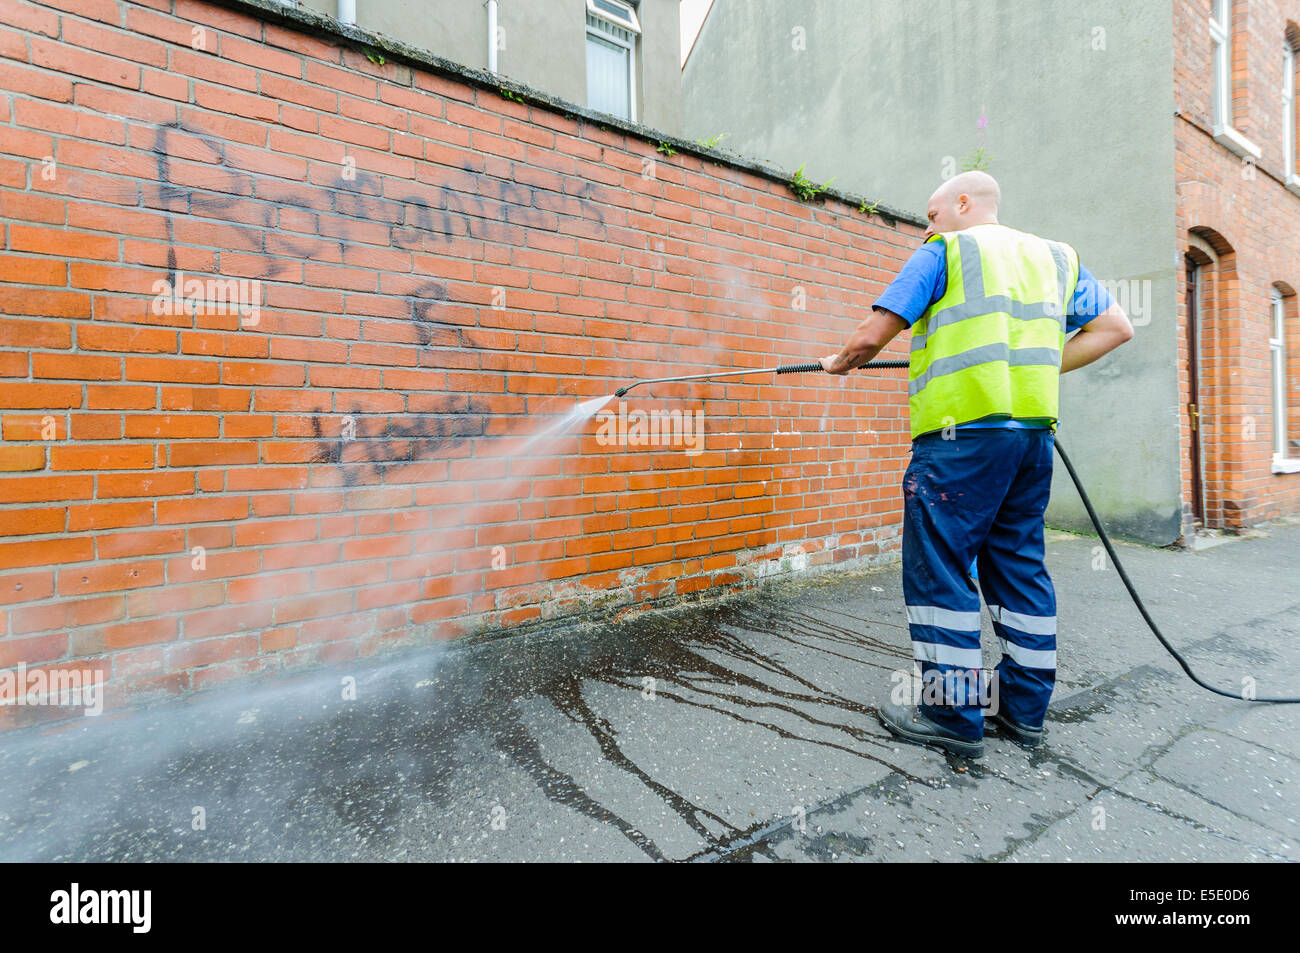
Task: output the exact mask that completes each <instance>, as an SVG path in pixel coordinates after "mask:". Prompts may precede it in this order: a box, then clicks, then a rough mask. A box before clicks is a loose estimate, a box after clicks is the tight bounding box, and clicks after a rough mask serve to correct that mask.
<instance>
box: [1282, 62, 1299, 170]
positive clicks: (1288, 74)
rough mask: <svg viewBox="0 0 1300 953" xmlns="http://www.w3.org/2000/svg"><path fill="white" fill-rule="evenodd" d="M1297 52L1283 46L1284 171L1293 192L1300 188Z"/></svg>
mask: <svg viewBox="0 0 1300 953" xmlns="http://www.w3.org/2000/svg"><path fill="white" fill-rule="evenodd" d="M1295 132H1296V130H1295V50H1293V49H1292V48H1291V44H1290V43H1283V44H1282V171H1283V181H1284V182H1285V183H1286V185H1287V187H1288V188H1290V189H1291V191H1293V192H1294V191H1296V190H1297V188H1298V187H1300V176H1297V175H1296V171H1295Z"/></svg>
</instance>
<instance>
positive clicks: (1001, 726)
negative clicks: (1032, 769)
mask: <svg viewBox="0 0 1300 953" xmlns="http://www.w3.org/2000/svg"><path fill="white" fill-rule="evenodd" d="M989 718H990V719H991V720H993V721H994V722H996V723H997V726H998V733H999V734H1003V735H1006V736H1007V737H1008V738H1010V739H1011V740H1012V741H1014V742H1015V743H1016V744H1018V745H1023V746H1024V747H1026V748H1037V747H1038V746H1039V745H1040V744H1042V743H1043V729H1042V728H1030V727H1029V726H1028V725H1022V724H1021V723H1020V722H1018V721H1016V720H1015V719H1014V718H1012V717H1011V716H1010V715H1008V714H1006V713H1004V712H1000V711H999V712H997V713H996V714H993V715H990V716H989Z"/></svg>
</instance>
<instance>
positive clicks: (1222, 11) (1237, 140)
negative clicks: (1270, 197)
mask: <svg viewBox="0 0 1300 953" xmlns="http://www.w3.org/2000/svg"><path fill="white" fill-rule="evenodd" d="M1233 2H1234V0H1212V2H1211V4H1210V41H1211V42H1212V43H1213V44H1214V50H1213V60H1214V78H1213V82H1212V83H1211V87H1210V88H1211V96H1212V97H1213V98H1214V104H1213V113H1214V141H1215V142H1217V143H1219V144H1220V145H1222V146H1226V147H1227V148H1228V149H1229V150H1230V151H1232V152H1235V153H1236V154H1237V155H1239V156H1241V157H1242V158H1243V159H1245V158H1250V159H1254V160H1258V159H1259V158H1260V156H1262V155H1263V150H1261V149H1260V148H1259V146H1257V145H1255V143H1253V142H1251V141H1250V140H1249V139H1247V138H1246V137H1245V136H1243V135H1242V134H1241V133H1240V132H1238V131H1237V129H1236V128H1235V127H1234V126H1233V124H1232V4H1233Z"/></svg>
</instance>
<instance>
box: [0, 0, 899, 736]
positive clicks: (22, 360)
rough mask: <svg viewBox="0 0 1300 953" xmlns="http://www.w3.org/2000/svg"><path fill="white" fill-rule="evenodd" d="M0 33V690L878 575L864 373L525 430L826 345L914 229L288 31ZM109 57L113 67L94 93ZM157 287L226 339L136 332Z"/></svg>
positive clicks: (889, 520) (206, 17)
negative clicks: (604, 440)
mask: <svg viewBox="0 0 1300 953" xmlns="http://www.w3.org/2000/svg"><path fill="white" fill-rule="evenodd" d="M9 6H10V7H11V8H12V10H13V11H22V12H23V14H24V16H18V15H17V14H16V13H15V16H14V17H11V18H8V19H9V20H12V21H13V22H12V23H10V24H9V25H8V26H5V27H4V28H5V29H8V30H9V31H10V32H12V33H14V35H15V36H17V37H19V38H20V39H22V40H23V41H24V42H25V43H28V45H30V48H31V50H32V51H33V52H32V53H31V59H30V60H22V59H19V60H16V61H13V62H12V63H11V66H10V69H11V72H12V75H13V76H14V81H13V84H12V88H13V89H14V94H13V97H12V100H13V101H12V107H11V111H10V112H9V113H8V114H7V115H6V117H5V119H6V121H9V122H10V125H6V126H4V127H3V128H4V129H5V130H6V131H5V133H4V137H5V140H4V141H5V149H6V151H7V152H9V153H10V154H11V155H13V156H17V157H19V158H14V159H6V160H3V162H2V163H0V171H4V172H5V173H6V174H5V175H4V176H0V214H3V216H4V224H5V225H6V226H8V228H9V235H10V237H11V241H10V250H9V251H8V252H7V253H6V254H5V256H4V259H3V260H4V268H3V269H0V373H2V374H3V375H5V378H6V379H5V382H4V386H3V388H0V394H2V395H3V396H2V397H0V403H2V405H3V406H0V413H2V414H3V435H4V441H3V444H2V445H0V459H3V463H4V469H3V471H2V472H0V527H2V528H3V531H4V537H3V540H0V596H3V603H4V607H5V610H6V615H5V617H4V626H5V627H4V628H3V630H0V668H11V667H13V666H16V665H17V664H18V662H20V661H23V662H25V663H26V664H27V666H28V668H31V667H32V666H33V665H43V666H93V667H97V668H99V669H101V670H103V671H104V672H105V673H106V675H107V677H108V686H107V688H108V691H107V696H106V704H107V706H108V707H109V708H110V709H111V708H112V707H113V706H114V705H115V704H118V703H119V702H120V701H121V700H122V699H123V698H124V697H126V696H128V695H130V696H137V697H138V696H145V695H149V694H151V693H174V692H185V691H190V690H196V689H203V688H207V687H209V686H212V685H216V684H220V683H222V682H224V681H226V680H228V679H232V678H246V677H251V676H255V675H261V674H269V673H272V672H275V671H279V670H283V669H289V668H300V667H304V666H311V665H314V664H317V663H321V662H328V661H336V660H343V659H348V658H352V657H356V656H358V655H369V654H373V653H377V652H381V651H384V650H386V649H388V648H391V647H396V646H400V645H408V644H413V643H419V642H422V641H427V640H430V639H441V638H450V637H454V636H456V635H460V634H464V633H465V632H468V631H472V630H482V629H485V628H486V629H493V628H495V629H503V628H504V629H508V628H510V627H513V626H518V625H520V624H523V623H529V622H531V621H534V620H537V619H540V618H557V617H560V616H563V615H564V614H566V613H570V612H580V611H588V610H590V608H591V607H592V604H593V602H595V601H598V600H602V599H603V600H605V601H606V602H611V601H612V602H614V603H615V604H622V605H647V604H651V603H654V602H655V601H656V600H660V601H663V600H671V599H676V598H682V597H685V596H688V595H690V594H692V593H695V592H698V591H700V590H704V589H709V588H713V587H722V586H729V585H735V584H741V583H744V582H745V581H746V580H747V579H749V578H751V577H755V576H757V575H759V571H758V570H757V569H756V568H755V567H758V566H761V565H765V564H766V561H769V560H772V559H776V558H779V557H780V555H781V553H782V552H783V551H785V550H786V549H789V548H791V547H795V546H798V547H799V548H800V549H801V551H802V552H803V553H804V554H806V555H807V560H808V563H809V564H810V565H812V566H815V565H817V564H818V563H830V562H832V561H836V562H838V561H841V560H851V559H856V558H876V557H879V556H888V555H889V554H890V553H891V552H892V551H893V549H894V548H895V546H896V542H897V540H896V534H897V524H898V522H899V520H900V514H901V510H900V501H899V494H898V491H897V480H898V476H899V474H900V472H901V470H902V464H903V458H904V454H905V446H906V433H905V431H906V427H905V408H904V406H903V403H902V398H901V395H900V394H899V393H898V389H897V387H896V386H895V384H894V383H893V382H891V381H888V380H875V379H867V378H855V379H851V380H850V379H841V378H828V377H825V376H823V375H815V376H814V375H804V376H800V375H791V376H790V377H786V378H781V379H778V380H770V379H767V380H759V381H750V380H745V381H743V382H735V381H707V382H702V383H693V384H679V385H656V387H655V388H654V390H653V391H652V392H651V393H649V394H646V395H644V396H642V395H641V394H639V393H638V394H637V396H636V402H637V404H636V406H638V407H640V408H642V409H645V410H650V409H652V408H660V409H664V410H672V409H674V408H677V409H681V410H683V411H688V410H689V411H694V410H697V409H698V410H702V411H703V413H704V423H705V429H706V433H705V440H704V450H703V452H702V453H700V454H699V455H698V456H688V455H687V454H685V453H684V452H682V450H681V448H674V447H635V446H628V447H610V446H605V445H602V444H601V443H600V442H599V441H598V439H597V437H596V436H595V433H594V426H593V424H592V421H591V419H590V418H587V419H586V422H585V423H583V424H582V425H581V426H579V427H577V428H576V429H572V430H571V429H570V428H569V423H577V421H571V422H568V423H565V422H564V421H563V420H562V418H563V416H564V415H565V414H567V413H569V411H570V410H571V409H572V408H573V407H574V405H575V404H579V403H582V402H584V401H588V400H592V399H594V398H597V397H604V396H606V395H608V394H610V393H611V392H612V391H613V390H614V389H615V388H616V387H617V386H618V384H619V383H622V382H626V381H628V380H632V379H637V378H648V377H663V376H669V375H677V374H686V373H692V372H699V371H705V370H712V369H715V367H716V366H717V365H718V364H722V365H725V366H730V367H747V366H755V367H757V366H766V365H772V364H777V363H784V362H789V361H796V360H810V359H814V358H815V357H817V356H819V355H821V354H824V353H829V352H830V351H832V350H834V349H835V348H837V347H838V346H839V344H840V343H841V342H842V341H843V340H844V338H845V337H846V336H847V335H848V333H849V332H850V331H851V330H852V328H853V327H854V326H855V325H856V324H857V323H858V322H859V321H860V320H861V319H862V318H863V317H864V316H865V314H866V309H867V307H868V305H869V303H870V300H871V296H872V295H873V294H875V293H876V292H878V291H879V290H880V288H881V287H882V286H883V283H884V282H885V281H887V280H888V278H889V277H890V276H891V275H892V274H893V272H894V271H896V268H897V265H898V263H899V262H900V261H901V260H902V258H903V257H905V255H906V253H907V251H906V250H907V249H909V248H910V247H912V246H913V245H914V244H915V243H916V241H917V238H918V237H919V234H920V228H919V227H918V226H914V225H910V224H906V223H903V224H900V225H898V226H897V228H889V229H887V228H884V227H882V226H881V225H880V224H878V222H877V221H874V220H868V219H865V218H863V217H862V216H859V215H857V214H856V213H855V212H854V210H853V208H852V207H850V206H847V205H842V204H840V203H837V202H835V201H830V202H828V203H827V204H826V205H825V206H816V207H814V206H809V205H806V204H803V203H800V202H798V201H797V200H795V198H794V197H793V196H792V195H791V194H790V193H789V191H788V189H787V188H786V186H785V183H784V182H782V181H777V180H776V179H775V178H772V179H769V178H765V177H763V176H761V175H759V174H757V173H756V172H754V171H751V170H746V169H743V168H735V167H728V166H724V165H717V164H715V163H714V162H712V161H705V160H701V159H699V158H696V157H694V156H692V155H690V154H689V153H685V152H683V153H681V154H679V155H676V156H674V157H672V158H671V159H666V158H665V157H664V156H662V155H659V154H658V153H656V151H655V146H654V137H653V136H648V137H647V138H645V139H643V138H641V137H639V136H638V135H635V134H633V133H631V132H626V131H623V130H620V129H602V128H600V124H599V123H594V122H589V121H587V120H584V119H582V118H577V119H574V118H568V117H566V116H565V115H563V114H561V113H559V112H552V111H550V110H549V109H547V108H545V107H542V106H539V105H531V104H526V103H519V102H513V101H509V100H506V99H503V98H502V97H501V96H500V95H498V94H497V93H496V92H495V91H494V90H484V89H480V88H476V87H475V86H474V85H472V83H470V82H468V81H466V79H465V78H463V77H461V76H459V75H456V74H454V73H453V72H447V71H442V72H439V71H438V70H437V69H435V68H434V65H432V64H431V63H430V64H421V63H411V64H407V63H403V62H397V61H392V60H390V61H388V62H386V63H385V64H383V65H379V64H375V63H372V62H370V61H369V60H367V58H366V57H365V56H364V55H363V54H361V53H359V52H357V51H355V50H354V49H352V48H351V47H350V46H348V45H347V44H345V43H343V42H342V41H341V40H340V39H339V38H337V37H333V36H329V35H321V34H320V33H319V31H317V34H316V35H313V34H312V33H310V32H308V31H306V30H304V29H301V28H299V27H298V26H295V22H296V21H298V20H301V16H300V14H298V13H296V12H295V11H292V10H287V11H286V12H285V13H284V15H283V16H284V18H285V22H276V23H269V22H264V21H263V20H262V19H260V18H259V16H260V14H259V16H254V15H253V14H252V13H251V12H241V11H240V10H238V9H232V8H231V7H230V6H229V5H226V6H218V5H215V4H206V3H201V2H196V3H192V4H188V5H186V7H185V8H184V15H183V16H170V15H167V14H162V13H159V12H157V11H154V10H146V9H145V8H144V7H141V6H138V5H136V4H134V3H131V2H129V0H126V2H124V3H123V4H122V5H121V8H120V9H123V10H125V11H126V15H125V16H124V17H123V18H122V19H121V20H120V21H112V18H110V22H101V23H95V24H91V23H89V22H88V21H86V20H84V19H78V20H77V23H78V28H77V29H73V30H68V31H64V32H60V31H59V30H58V29H57V27H58V25H59V24H58V20H60V19H67V18H68V17H74V16H75V15H74V14H60V13H58V12H57V10H55V9H54V8H51V7H49V6H39V7H38V6H36V5H34V4H32V3H29V2H27V0H12V2H11V3H10V5H9ZM251 9H252V8H248V10H251ZM38 14H39V16H41V17H44V19H45V21H48V23H45V25H44V26H40V25H35V24H34V21H31V17H35V16H37V15H38ZM24 17H26V18H27V19H24ZM29 21H31V23H32V25H29ZM122 24H125V25H122ZM46 27H48V29H47V28H46ZM195 29H199V30H201V31H202V32H203V35H204V36H206V37H207V41H208V47H207V50H208V52H206V53H203V54H199V53H196V52H195V50H194V49H192V47H191V45H190V37H191V36H192V35H193V31H194V30H195ZM56 37H57V38H56ZM110 45H116V46H121V47H123V48H128V47H129V48H130V49H131V50H134V51H136V53H137V54H138V55H137V56H136V57H134V58H132V57H128V58H126V59H121V60H115V61H114V63H115V66H114V67H113V70H114V71H110V73H106V72H105V69H104V63H103V58H102V57H101V56H100V55H99V54H98V53H97V52H95V49H106V48H109V46H110ZM19 46H20V47H22V48H24V49H25V48H26V47H23V46H22V44H19ZM116 46H115V48H116ZM38 54H39V55H38ZM146 63H158V64H162V63H166V67H167V68H166V70H165V71H164V70H162V69H161V68H160V67H154V66H151V65H143V64H146ZM190 84H193V86H194V88H195V89H198V90H200V91H201V95H198V96H197V97H196V100H195V102H192V103H191V102H189V101H188V96H189V94H188V89H189V88H190ZM250 89H259V90H260V91H261V94H260V95H258V96H253V95H251V94H250V93H249V92H248V90H250ZM5 108H6V109H8V108H9V107H8V106H6V107H5ZM575 109H576V107H575ZM92 129H93V135H92V134H91V131H92ZM45 155H56V156H58V157H59V158H58V163H57V167H56V172H55V174H54V176H53V177H52V178H44V177H42V176H41V175H40V174H39V172H40V168H39V159H40V157H41V156H45ZM647 160H654V167H653V168H654V174H653V175H651V176H646V175H644V174H643V173H644V170H645V168H646V161H647ZM181 273H183V274H184V275H186V276H187V277H195V276H200V277H204V278H213V279H248V280H254V281H257V282H258V283H259V285H258V288H259V302H258V320H257V322H256V323H255V324H251V325H250V324H248V323H247V322H244V321H241V316H240V314H239V313H238V312H237V310H234V311H232V310H229V309H219V308H216V309H214V308H208V307H197V306H196V307H192V308H190V309H189V310H183V309H181V310H178V309H165V308H162V309H159V308H154V307H152V303H153V299H154V293H153V291H152V289H153V288H154V287H155V286H156V284H157V283H158V282H159V281H160V280H171V279H172V278H173V277H174V276H176V275H178V274H181ZM738 280H743V282H744V285H745V287H748V288H750V289H752V294H753V297H752V298H747V297H746V295H748V294H749V292H746V294H745V295H741V294H739V293H738V291H737V288H738V287H739V285H738V283H737V282H738ZM796 288H800V289H802V291H801V292H799V296H798V297H797V298H796V295H795V289H796ZM796 300H798V301H799V306H798V307H795V301H796ZM159 312H161V313H159ZM629 400H631V398H630V397H629ZM548 427H554V428H555V431H554V433H547V428H548ZM539 433H541V434H545V436H542V437H539V436H538V434H539ZM552 437H554V438H555V439H552ZM530 438H531V439H532V441H533V442H532V443H531V444H530V443H528V441H529V440H530ZM34 714H35V713H34V712H33V710H32V709H24V710H22V711H19V710H18V709H15V708H10V709H0V720H3V721H4V723H5V724H14V723H15V718H17V717H24V718H26V717H31V716H33V715H34ZM56 714H57V713H56Z"/></svg>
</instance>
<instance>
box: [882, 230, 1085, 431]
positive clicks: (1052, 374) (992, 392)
mask: <svg viewBox="0 0 1300 953" xmlns="http://www.w3.org/2000/svg"><path fill="white" fill-rule="evenodd" d="M938 239H942V240H943V241H944V246H945V249H946V261H947V268H948V288H947V290H946V291H945V292H944V295H943V297H942V298H940V299H939V300H938V301H936V302H935V303H934V304H932V305H930V307H929V308H927V309H926V311H925V313H924V314H923V315H922V316H921V317H920V318H918V319H917V321H916V323H915V324H914V325H913V326H912V350H911V369H910V371H909V374H908V377H909V382H908V398H909V400H908V403H909V408H910V411H911V422H912V436H913V437H917V436H919V435H921V434H923V433H929V432H930V431H933V430H940V429H942V428H944V427H947V426H950V425H955V424H961V423H967V422H969V421H972V420H978V419H980V418H981V417H988V416H990V415H994V414H1001V415H1007V416H1010V417H1016V418H1022V419H1027V418H1046V419H1050V420H1051V421H1052V422H1053V423H1054V422H1055V421H1056V417H1057V395H1058V391H1059V386H1060V385H1059V379H1060V367H1061V348H1062V347H1063V345H1064V343H1065V311H1066V304H1067V302H1068V301H1069V300H1070V299H1071V298H1072V297H1073V295H1074V288H1075V285H1076V284H1077V282H1078V279H1079V257H1078V255H1077V254H1076V253H1075V251H1074V249H1073V248H1071V247H1070V246H1069V245H1066V244H1064V243H1063V242H1054V241H1049V240H1048V239H1044V238H1039V237H1038V236H1036V235H1030V234H1029V233H1027V232H1020V231H1017V230H1015V229H1012V228H1007V227H1006V226H1004V225H996V224H988V225H976V226H973V227H971V228H968V229H965V230H963V231H960V232H943V233H940V234H938V235H935V236H932V237H931V239H930V240H931V241H936V240H938Z"/></svg>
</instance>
